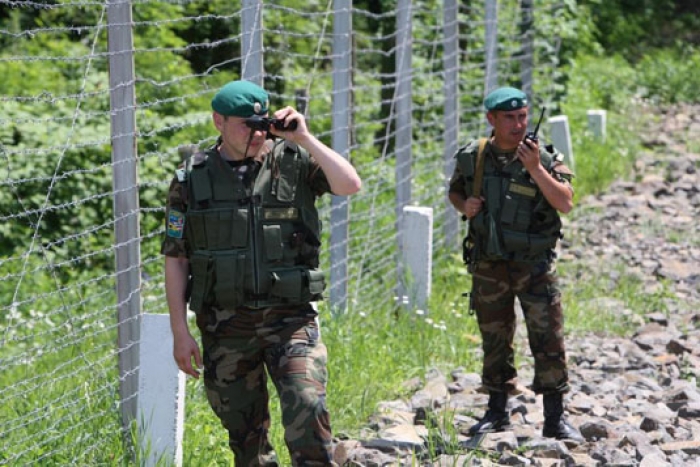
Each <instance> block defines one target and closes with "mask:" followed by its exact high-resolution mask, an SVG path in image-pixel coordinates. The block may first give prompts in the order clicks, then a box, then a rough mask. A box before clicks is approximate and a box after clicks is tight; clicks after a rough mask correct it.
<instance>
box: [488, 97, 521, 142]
mask: <svg viewBox="0 0 700 467" xmlns="http://www.w3.org/2000/svg"><path fill="white" fill-rule="evenodd" d="M486 116H487V118H488V121H489V123H490V124H491V126H492V127H493V131H494V136H495V140H496V141H495V143H496V145H497V146H498V147H499V148H501V149H512V148H515V147H517V146H518V143H520V141H522V140H523V138H524V137H525V132H526V130H527V108H526V107H524V108H522V109H518V110H496V111H491V112H489V113H487V114H486Z"/></svg>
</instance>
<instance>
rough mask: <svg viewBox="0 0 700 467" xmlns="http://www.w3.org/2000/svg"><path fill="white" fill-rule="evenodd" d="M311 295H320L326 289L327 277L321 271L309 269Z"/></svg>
mask: <svg viewBox="0 0 700 467" xmlns="http://www.w3.org/2000/svg"><path fill="white" fill-rule="evenodd" d="M307 273H308V275H309V293H310V294H311V295H312V298H313V296H314V295H320V294H322V293H323V291H324V290H325V288H326V275H325V274H324V273H323V271H321V270H320V269H309V270H308V271H307Z"/></svg>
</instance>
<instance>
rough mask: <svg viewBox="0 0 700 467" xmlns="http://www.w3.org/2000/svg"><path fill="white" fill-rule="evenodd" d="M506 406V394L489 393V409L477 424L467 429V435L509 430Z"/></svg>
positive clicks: (508, 416)
mask: <svg viewBox="0 0 700 467" xmlns="http://www.w3.org/2000/svg"><path fill="white" fill-rule="evenodd" d="M507 405H508V393H507V392H493V391H491V392H489V408H488V410H487V411H486V414H484V416H483V418H482V419H481V420H479V423H477V424H476V425H474V426H472V427H471V428H469V434H470V435H471V436H474V435H476V434H478V433H492V432H495V431H505V430H507V429H509V428H510V415H509V414H508V411H507V410H506V406H507Z"/></svg>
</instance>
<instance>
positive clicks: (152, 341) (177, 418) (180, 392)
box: [138, 314, 185, 467]
mask: <svg viewBox="0 0 700 467" xmlns="http://www.w3.org/2000/svg"><path fill="white" fill-rule="evenodd" d="M139 362H140V366H139V393H138V414H139V415H138V427H139V430H138V431H139V443H140V445H139V449H140V450H141V453H142V455H143V461H144V465H146V466H148V467H151V466H155V465H163V464H164V465H176V466H181V465H182V436H183V426H184V422H185V374H184V373H182V372H181V371H180V370H179V369H178V367H177V364H176V363H175V360H174V359H173V335H172V333H171V331H170V318H169V317H168V315H166V314H144V315H142V319H141V345H140V351H139Z"/></svg>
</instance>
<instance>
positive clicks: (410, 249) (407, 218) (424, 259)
mask: <svg viewBox="0 0 700 467" xmlns="http://www.w3.org/2000/svg"><path fill="white" fill-rule="evenodd" d="M402 224H403V225H402V227H401V231H402V232H403V234H404V235H403V238H404V242H403V249H402V252H401V253H402V255H403V263H404V265H405V268H404V271H405V273H406V274H407V275H408V276H409V277H407V278H406V289H405V292H406V295H407V298H408V306H410V307H412V308H414V309H421V310H425V309H426V308H427V306H428V300H429V298H430V289H431V282H432V280H431V276H432V270H433V209H432V208H426V207H417V206H406V207H404V209H403V216H402Z"/></svg>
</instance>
